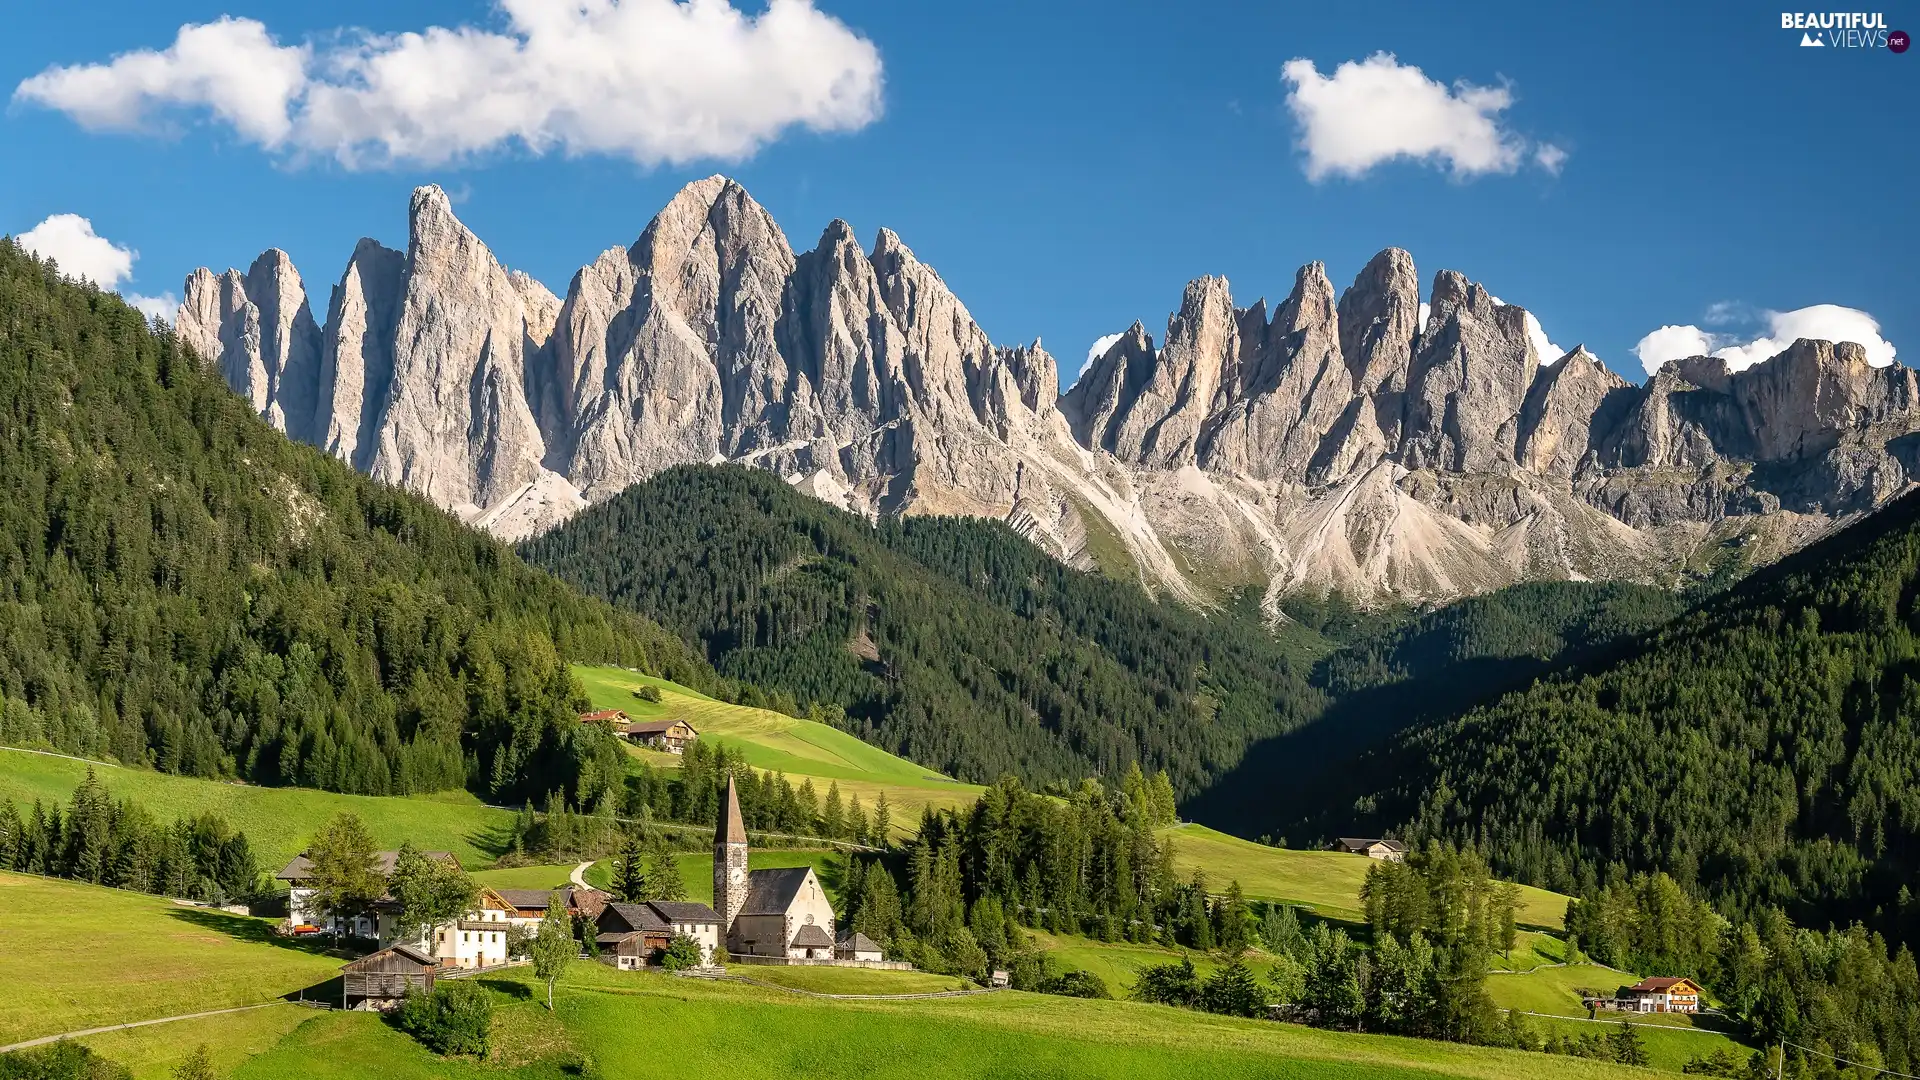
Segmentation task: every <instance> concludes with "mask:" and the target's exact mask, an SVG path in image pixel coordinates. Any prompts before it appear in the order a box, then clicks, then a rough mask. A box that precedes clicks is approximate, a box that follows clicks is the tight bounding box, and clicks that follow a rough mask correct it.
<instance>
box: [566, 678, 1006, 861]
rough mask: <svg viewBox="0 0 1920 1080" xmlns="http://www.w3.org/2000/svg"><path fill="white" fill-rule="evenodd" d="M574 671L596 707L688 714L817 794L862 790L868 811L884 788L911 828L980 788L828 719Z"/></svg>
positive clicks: (656, 757)
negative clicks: (927, 810)
mask: <svg viewBox="0 0 1920 1080" xmlns="http://www.w3.org/2000/svg"><path fill="white" fill-rule="evenodd" d="M573 670H574V674H575V675H577V676H579V678H580V682H581V684H582V685H584V686H585V687H586V688H587V695H588V696H589V697H591V698H592V699H593V703H594V705H595V706H596V707H598V708H602V709H621V710H624V711H625V712H626V713H627V715H629V716H632V717H634V718H635V719H644V720H656V719H665V718H668V717H671V718H674V719H681V720H685V721H687V722H688V723H689V724H692V725H693V727H694V729H695V730H697V731H699V732H700V734H701V737H702V738H707V739H713V740H715V741H718V742H721V743H724V744H726V745H728V746H731V747H734V748H736V749H739V750H742V751H744V752H745V754H746V758H747V762H748V763H749V764H751V765H753V766H754V767H756V768H760V769H767V770H778V771H780V772H783V773H785V774H787V775H788V776H790V777H792V778H793V780H794V783H796V784H798V783H799V782H800V780H801V779H803V778H805V777H809V776H810V777H813V778H814V782H813V786H814V788H815V789H816V791H817V793H818V794H819V796H820V797H821V798H825V797H826V794H827V785H828V783H830V782H832V783H838V784H839V785H840V794H841V796H842V797H843V798H846V799H852V798H853V796H855V795H859V796H860V802H861V803H862V805H864V806H865V807H866V808H867V809H868V810H869V811H871V810H872V808H873V804H874V802H875V800H876V799H878V798H879V796H880V793H881V792H882V791H885V792H886V793H887V801H888V803H889V804H891V806H892V808H893V820H894V822H895V823H896V825H898V826H900V828H901V829H907V828H910V827H911V826H912V824H913V822H914V821H916V820H917V819H918V818H919V816H920V808H921V807H923V806H927V805H932V806H935V807H940V808H946V807H961V806H970V805H972V804H973V802H974V801H975V800H976V799H978V798H979V797H980V792H981V791H982V790H984V789H983V788H981V787H979V786H978V785H975V784H962V783H960V782H959V781H956V780H953V779H950V778H948V777H945V776H942V775H941V774H939V773H937V772H934V771H933V770H931V769H925V768H921V767H920V766H918V765H915V764H914V763H913V762H911V761H908V760H906V759H905V758H900V757H895V756H894V755H892V754H889V753H887V752H886V751H884V750H880V749H878V748H876V747H872V746H869V745H867V744H866V743H863V742H861V741H860V740H859V739H857V738H854V737H853V736H852V735H849V734H847V733H846V732H844V731H840V730H837V729H835V728H831V727H828V726H827V725H825V724H821V723H816V722H814V721H811V720H796V719H794V718H793V717H791V716H786V715H783V714H781V713H777V712H772V711H770V710H767V709H750V708H746V707H744V706H740V705H729V704H727V703H726V702H724V701H715V700H714V699H712V698H710V697H707V696H706V695H704V694H701V693H698V692H697V691H693V690H689V689H687V688H686V687H684V686H681V685H679V684H677V683H672V682H668V681H666V680H665V679H656V678H652V677H650V676H646V675H641V674H639V673H638V672H633V671H628V670H625V669H624V668H610V667H587V666H576V667H575V668H574V669H573ZM643 685H644V686H653V687H657V688H658V689H659V690H660V693H661V697H662V700H661V701H660V702H659V703H657V704H656V703H654V702H650V701H642V700H640V699H639V698H636V697H634V696H633V691H634V690H635V689H637V688H639V687H641V686H643ZM641 756H642V757H644V758H645V760H647V761H649V762H652V763H654V764H656V765H662V766H665V767H668V768H671V767H673V766H674V764H675V761H674V759H673V757H672V755H663V754H642V755H641Z"/></svg>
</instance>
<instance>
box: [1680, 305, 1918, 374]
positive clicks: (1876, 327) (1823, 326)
mask: <svg viewBox="0 0 1920 1080" xmlns="http://www.w3.org/2000/svg"><path fill="white" fill-rule="evenodd" d="M1767 330H1768V332H1767V334H1766V335H1764V336H1762V337H1759V338H1755V339H1754V340H1752V341H1749V342H1747V343H1746V344H1744V345H1732V346H1728V347H1726V348H1722V349H1719V350H1716V351H1715V352H1714V354H1713V355H1715V356H1720V357H1725V358H1726V361H1727V366H1728V367H1730V368H1732V369H1733V370H1735V371H1739V370H1740V369H1742V368H1749V367H1752V366H1753V365H1755V364H1757V363H1759V362H1760V361H1762V360H1767V359H1770V358H1772V357H1773V356H1775V355H1777V354H1779V353H1780V352H1781V351H1782V350H1784V349H1785V348H1786V347H1787V346H1789V345H1791V344H1793V343H1794V341H1795V340H1797V339H1799V338H1817V339H1819V340H1821V341H1853V342H1858V343H1859V344H1860V345H1861V346H1862V347H1863V348H1865V349H1866V350H1867V363H1869V364H1872V365H1873V366H1874V367H1886V366H1887V365H1888V364H1891V363H1893V354H1894V347H1893V343H1892V342H1890V341H1888V340H1886V339H1885V338H1883V337H1881V336H1880V324H1879V322H1877V321H1876V320H1875V319H1874V317H1873V316H1871V315H1869V314H1867V313H1866V312H1864V311H1860V310H1858V309H1857V308H1849V307H1841V306H1840V305H1838V304H1815V305H1813V306H1812V307H1803V308H1795V309H1794V310H1792V311H1769V312H1767Z"/></svg>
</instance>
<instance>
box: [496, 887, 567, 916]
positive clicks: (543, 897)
mask: <svg viewBox="0 0 1920 1080" xmlns="http://www.w3.org/2000/svg"><path fill="white" fill-rule="evenodd" d="M569 891H570V890H568V889H501V890H499V892H500V899H502V900H505V901H506V902H507V903H509V904H512V905H513V906H514V907H516V908H519V909H520V910H522V911H545V910H547V898H548V897H549V896H551V895H552V894H553V893H556V892H557V893H560V894H561V897H560V899H561V902H562V903H564V902H565V901H566V899H567V897H566V893H568V892H569Z"/></svg>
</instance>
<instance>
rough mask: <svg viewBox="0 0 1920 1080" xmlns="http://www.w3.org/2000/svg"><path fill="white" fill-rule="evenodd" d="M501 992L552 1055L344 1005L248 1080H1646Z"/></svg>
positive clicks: (1021, 1008)
mask: <svg viewBox="0 0 1920 1080" xmlns="http://www.w3.org/2000/svg"><path fill="white" fill-rule="evenodd" d="M488 985H489V986H490V987H492V988H493V989H494V991H495V992H496V994H497V995H498V996H499V1000H500V1001H501V1003H502V1009H501V1010H500V1017H499V1019H498V1020H497V1021H496V1025H497V1026H496V1032H497V1033H503V1032H510V1033H512V1035H513V1038H512V1040H511V1041H513V1042H515V1043H519V1042H522V1041H524V1042H525V1043H526V1044H529V1045H530V1046H531V1048H532V1050H533V1051H534V1052H535V1053H529V1052H528V1050H527V1048H525V1047H522V1046H518V1045H514V1046H507V1047H496V1053H499V1055H500V1060H498V1061H494V1062H486V1063H482V1062H477V1061H444V1060H441V1059H438V1058H435V1057H433V1056H432V1055H431V1054H429V1053H427V1052H426V1051H425V1050H423V1049H421V1048H420V1047H419V1046H417V1045H415V1044H414V1043H413V1042H412V1041H411V1040H409V1039H408V1038H406V1037H405V1036H403V1035H400V1034H399V1033H398V1032H396V1031H394V1030H393V1029H392V1028H391V1027H389V1026H388V1025H386V1024H385V1023H383V1022H382V1021H381V1020H380V1019H379V1018H377V1017H373V1016H368V1015H364V1014H337V1015H327V1016H320V1017H316V1018H314V1019H312V1020H310V1021H308V1022H307V1023H305V1024H303V1025H301V1026H300V1027H299V1028H298V1029H296V1030H295V1031H293V1032H292V1033H291V1034H290V1035H288V1036H287V1037H286V1038H284V1039H283V1040H282V1041H281V1042H280V1043H279V1044H278V1045H277V1046H276V1047H274V1048H273V1049H272V1050H269V1051H268V1052H266V1053H264V1054H262V1055H260V1056H258V1057H255V1058H253V1059H252V1060H250V1061H248V1062H247V1063H246V1064H245V1065H244V1066H243V1067H242V1068H241V1069H240V1070H239V1071H237V1072H236V1073H234V1076H235V1077H236V1080H282V1078H292V1077H302V1078H305V1077H316V1078H327V1080H332V1078H337V1080H359V1078H378V1080H413V1078H416V1077H418V1078H426V1077H456V1078H469V1077H492V1078H504V1077H512V1078H516V1080H545V1078H556V1080H557V1078H559V1077H564V1076H571V1075H581V1074H586V1073H587V1072H588V1069H587V1068H585V1067H583V1066H585V1065H586V1064H587V1063H588V1062H590V1063H591V1070H592V1074H594V1075H600V1076H608V1077H615V1076H619V1077H625V1076H645V1077H649V1078H661V1080H677V1078H682V1077H684V1078H689V1080H691V1078H700V1080H706V1078H710V1077H713V1076H727V1077H731V1078H738V1080H760V1078H773V1077H793V1076H807V1077H809V1078H816V1080H840V1078H847V1080H853V1078H866V1077H878V1078H891V1077H900V1078H912V1080H948V1078H953V1080H961V1078H965V1080H976V1078H978V1077H982V1076H1005V1077H1014V1078H1031V1080H1043V1078H1044V1080H1054V1078H1058V1080H1077V1078H1093V1077H1103V1078H1104V1077H1116V1076H1125V1077H1129V1078H1144V1080H1153V1078H1157V1077H1180V1078H1183V1080H1184V1078H1198V1080H1212V1078H1221V1080H1225V1078H1229V1077H1232V1078H1241V1077H1258V1078H1266V1077H1271V1078H1284V1080H1401V1078H1405V1080H1413V1078H1416V1077H1419V1078H1435V1077H1462V1078H1472V1080H1540V1078H1555V1080H1558V1078H1566V1080H1603V1078H1613V1077H1626V1076H1630V1075H1633V1074H1632V1073H1630V1072H1628V1071H1627V1070H1624V1069H1621V1068H1619V1067H1618V1066H1612V1065H1604V1064H1599V1063H1595V1062H1587V1061H1580V1060H1575V1059H1570V1058H1550V1057H1546V1056H1544V1055H1538V1054H1523V1053H1517V1052H1512V1051H1501V1050H1487V1049H1481V1048H1475V1047H1465V1046H1454V1045H1449V1044H1444V1043H1435V1042H1423V1041H1420V1040H1412V1039H1398V1038H1392V1037H1383V1036H1370V1035H1351V1034H1343V1033H1336V1032H1324V1031H1315V1030H1312V1029H1307V1028H1300V1027H1294V1026H1292V1025H1286V1024H1275V1023H1271V1022H1266V1021H1256V1020H1236V1019H1231V1018H1226V1017H1217V1016H1209V1015H1207V1014H1204V1013H1198V1012H1192V1011H1188V1010H1179V1009H1169V1008H1164V1007H1161V1006H1153V1005H1137V1004H1132V1003H1128V1002H1119V1001H1104V1002H1103V1001H1079V1000H1073V999H1066V998H1047V997H1040V996H1036V995H1030V994H1019V993H1013V992H1003V993H995V994H986V995H976V996H972V997H962V998H941V999H923V1000H905V1001H832V1000H822V999H818V998H810V997H804V996H799V995H793V994H787V993H783V992H781V991H778V990H772V989H767V988H762V987H755V986H747V985H741V984H737V983H714V982H708V981H701V980H692V979H675V978H673V977H670V976H665V975H660V974H655V973H633V972H615V971H612V970H610V969H608V968H605V967H602V966H599V965H592V964H575V965H573V967H572V968H570V969H569V971H568V973H567V975H566V977H565V978H564V979H563V981H562V984H561V986H560V989H559V992H558V995H557V998H556V1005H557V1010H556V1013H555V1014H554V1016H553V1017H551V1018H549V1017H546V1016H544V1015H543V1013H544V1010H542V1009H541V1007H540V1005H539V1004H538V1003H537V997H538V995H537V994H536V993H535V991H534V989H533V987H531V986H530V985H528V983H527V982H526V981H525V980H524V979H523V978H522V977H519V976H508V977H505V978H500V979H494V980H489V981H488ZM496 1038H497V1039H498V1035H497V1036H496ZM536 1055H537V1056H536ZM1641 1075H1644V1074H1641Z"/></svg>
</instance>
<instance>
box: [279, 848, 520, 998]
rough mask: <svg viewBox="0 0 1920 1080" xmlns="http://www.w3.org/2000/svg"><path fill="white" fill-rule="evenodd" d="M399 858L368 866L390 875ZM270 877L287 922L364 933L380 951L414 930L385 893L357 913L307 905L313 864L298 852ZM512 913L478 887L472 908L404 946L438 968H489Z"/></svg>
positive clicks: (390, 854) (499, 957) (452, 861)
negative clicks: (283, 891)
mask: <svg viewBox="0 0 1920 1080" xmlns="http://www.w3.org/2000/svg"><path fill="white" fill-rule="evenodd" d="M421 854H422V855H423V856H425V857H426V858H428V859H432V860H435V861H440V862H445V863H448V864H449V865H451V866H453V867H454V868H456V869H458V868H459V866H460V860H459V859H458V858H456V857H455V856H454V854H453V853H452V852H449V851H423V852H421ZM399 860H400V853H399V852H398V851H376V852H374V855H373V865H374V869H375V870H377V871H378V872H379V874H380V876H381V877H383V878H389V879H390V878H392V877H393V872H394V868H395V867H396V866H397V865H398V863H399ZM274 876H275V877H276V878H277V879H279V880H281V881H284V882H286V883H287V885H288V889H287V921H288V923H289V924H290V925H292V926H296V927H298V926H317V927H319V928H321V929H323V930H327V931H330V932H332V933H334V934H339V935H343V936H346V937H356V938H365V939H367V940H370V941H372V942H374V943H375V945H376V946H378V947H379V948H380V949H381V951H382V952H389V951H391V948H392V947H397V943H400V942H401V940H402V938H404V937H408V936H410V935H411V934H412V933H413V932H414V929H415V928H413V927H402V926H401V925H400V905H399V904H398V903H395V902H394V900H393V898H392V897H389V896H382V897H380V898H379V899H377V900H375V901H374V902H373V903H371V904H369V905H367V908H366V910H364V911H359V912H352V913H336V912H324V911H320V910H318V909H317V908H316V907H315V906H314V904H313V892H314V890H313V887H312V886H311V884H310V882H311V881H312V879H313V863H312V862H310V861H309V860H308V859H307V857H306V855H304V854H301V855H296V856H294V858H293V860H292V861H291V862H289V863H287V865H286V867H285V868H284V869H282V870H281V871H280V872H279V873H278V874H276V875H274ZM542 903H543V904H544V901H542ZM517 915H518V910H517V908H516V907H515V906H514V904H513V903H512V902H511V901H509V900H508V899H507V898H506V897H504V896H502V895H501V894H500V893H499V892H497V891H496V890H493V889H489V888H485V887H482V888H481V889H480V898H479V900H478V901H476V904H475V907H474V910H472V911H469V912H467V913H466V914H465V915H464V916H462V917H461V918H459V919H456V920H453V921H450V922H446V923H442V924H441V925H439V926H437V927H434V928H433V930H432V931H431V932H429V933H428V934H427V937H426V940H425V941H423V942H415V943H411V944H408V945H407V946H406V947H407V948H411V949H416V950H424V951H421V955H423V956H426V957H427V958H428V959H430V960H433V961H435V962H436V963H438V964H439V965H440V967H441V968H442V969H447V968H489V967H494V966H497V965H500V964H504V963H506V962H507V928H508V927H509V926H511V925H513V923H514V922H515V921H516V916H517ZM403 958H404V956H403ZM356 962H357V961H356ZM393 962H394V963H399V962H401V961H393Z"/></svg>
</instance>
